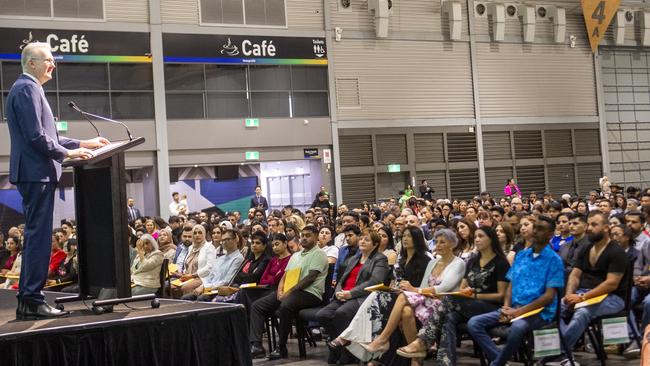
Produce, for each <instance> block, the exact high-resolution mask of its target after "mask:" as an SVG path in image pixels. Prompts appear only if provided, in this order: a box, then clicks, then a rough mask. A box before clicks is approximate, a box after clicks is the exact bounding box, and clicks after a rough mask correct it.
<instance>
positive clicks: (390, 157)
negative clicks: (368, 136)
mask: <svg viewBox="0 0 650 366" xmlns="http://www.w3.org/2000/svg"><path fill="white" fill-rule="evenodd" d="M375 142H376V143H377V163H378V164H382V165H385V164H408V159H407V155H406V135H376V136H375Z"/></svg>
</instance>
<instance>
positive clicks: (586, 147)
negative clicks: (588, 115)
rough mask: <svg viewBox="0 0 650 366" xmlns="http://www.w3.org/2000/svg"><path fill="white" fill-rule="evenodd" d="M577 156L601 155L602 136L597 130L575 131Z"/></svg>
mask: <svg viewBox="0 0 650 366" xmlns="http://www.w3.org/2000/svg"><path fill="white" fill-rule="evenodd" d="M574 133H575V141H576V155H578V156H589V155H600V136H599V134H598V130H597V129H589V130H577V129H576V130H574Z"/></svg>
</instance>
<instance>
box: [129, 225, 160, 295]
mask: <svg viewBox="0 0 650 366" xmlns="http://www.w3.org/2000/svg"><path fill="white" fill-rule="evenodd" d="M135 249H136V251H137V253H138V254H137V257H136V258H135V260H134V261H133V265H132V266H131V281H132V282H133V284H135V286H134V287H133V288H131V295H134V296H135V295H145V294H155V293H156V292H157V291H158V289H159V288H160V266H161V265H162V263H163V260H164V259H165V258H164V256H163V253H162V252H161V251H160V250H158V243H157V242H156V239H154V238H153V237H152V236H151V235H149V234H144V235H142V236H141V237H140V239H139V240H138V242H137V243H136V247H135Z"/></svg>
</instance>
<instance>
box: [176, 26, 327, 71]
mask: <svg viewBox="0 0 650 366" xmlns="http://www.w3.org/2000/svg"><path fill="white" fill-rule="evenodd" d="M163 54H164V57H165V62H204V63H260V64H323V65H326V64H327V49H326V47H325V39H324V38H318V37H316V38H313V37H266V36H238V35H212V34H172V33H165V34H163Z"/></svg>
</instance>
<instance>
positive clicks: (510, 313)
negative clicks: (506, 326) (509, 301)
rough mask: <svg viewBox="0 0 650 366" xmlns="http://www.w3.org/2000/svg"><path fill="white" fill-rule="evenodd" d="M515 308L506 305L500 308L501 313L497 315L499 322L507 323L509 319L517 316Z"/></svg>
mask: <svg viewBox="0 0 650 366" xmlns="http://www.w3.org/2000/svg"><path fill="white" fill-rule="evenodd" d="M516 314H517V309H513V308H511V307H508V306H503V307H502V308H501V315H499V323H508V322H509V321H510V320H512V319H514V318H516V317H517V315H516Z"/></svg>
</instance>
